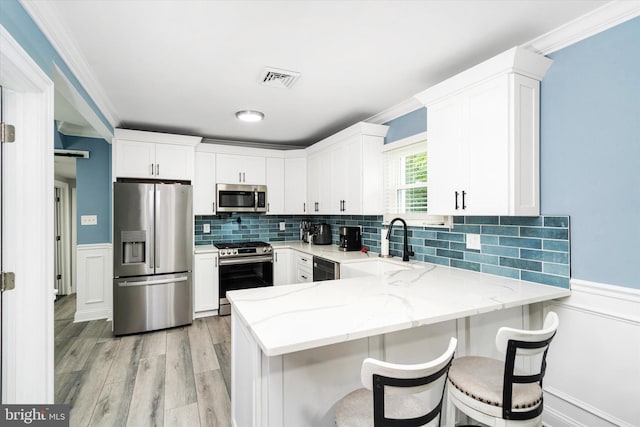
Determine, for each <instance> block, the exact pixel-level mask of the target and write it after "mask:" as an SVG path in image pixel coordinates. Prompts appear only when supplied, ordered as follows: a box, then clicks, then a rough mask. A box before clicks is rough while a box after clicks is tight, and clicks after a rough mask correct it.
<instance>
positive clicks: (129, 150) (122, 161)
mask: <svg viewBox="0 0 640 427" xmlns="http://www.w3.org/2000/svg"><path fill="white" fill-rule="evenodd" d="M155 145H156V144H153V143H150V142H139V141H127V140H116V178H155Z"/></svg>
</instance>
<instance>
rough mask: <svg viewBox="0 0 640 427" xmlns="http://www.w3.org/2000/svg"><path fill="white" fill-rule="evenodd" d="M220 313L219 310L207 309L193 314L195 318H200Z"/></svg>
mask: <svg viewBox="0 0 640 427" xmlns="http://www.w3.org/2000/svg"><path fill="white" fill-rule="evenodd" d="M217 315H218V310H205V311H198V312H196V313H195V314H194V315H193V318H194V319H200V318H202V317H210V316H217Z"/></svg>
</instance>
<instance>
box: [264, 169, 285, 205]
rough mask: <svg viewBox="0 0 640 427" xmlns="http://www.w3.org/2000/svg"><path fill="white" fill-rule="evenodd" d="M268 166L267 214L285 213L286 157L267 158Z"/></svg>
mask: <svg viewBox="0 0 640 427" xmlns="http://www.w3.org/2000/svg"><path fill="white" fill-rule="evenodd" d="M266 166H267V171H266V175H267V214H271V215H278V214H282V213H284V199H285V192H284V174H285V171H284V159H278V158H274V157H267V158H266Z"/></svg>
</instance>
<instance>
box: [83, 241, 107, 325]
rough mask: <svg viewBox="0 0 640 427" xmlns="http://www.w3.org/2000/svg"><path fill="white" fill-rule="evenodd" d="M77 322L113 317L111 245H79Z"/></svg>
mask: <svg viewBox="0 0 640 427" xmlns="http://www.w3.org/2000/svg"><path fill="white" fill-rule="evenodd" d="M76 259H77V262H78V270H77V274H78V276H77V302H76V304H77V305H76V315H75V319H74V321H75V322H85V321H88V320H96V319H111V318H112V317H113V287H112V283H113V252H112V245H111V243H98V244H93V245H78V246H77V256H76Z"/></svg>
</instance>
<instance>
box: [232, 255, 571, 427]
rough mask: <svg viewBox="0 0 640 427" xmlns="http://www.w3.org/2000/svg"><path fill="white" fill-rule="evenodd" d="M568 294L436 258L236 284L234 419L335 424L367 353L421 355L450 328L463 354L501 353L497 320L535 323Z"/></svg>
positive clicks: (241, 423) (407, 358) (414, 358)
mask: <svg viewBox="0 0 640 427" xmlns="http://www.w3.org/2000/svg"><path fill="white" fill-rule="evenodd" d="M364 262H367V261H364ZM369 262H379V261H377V260H375V259H371V260H370V261H369ZM420 264H421V263H420ZM372 267H373V264H372ZM569 295H570V291H569V290H568V289H563V288H558V287H552V286H545V285H540V284H535V283H530V282H523V281H518V280H512V279H507V278H502V277H497V276H491V275H487V274H482V273H476V272H470V271H465V270H460V269H455V268H449V267H442V266H436V265H432V264H421V265H420V266H416V265H415V264H413V265H412V268H410V269H403V270H396V271H391V272H387V273H384V274H382V275H380V276H372V275H367V276H362V277H355V278H349V279H342V280H334V281H326V282H315V283H305V284H297V285H286V286H278V287H272V288H258V289H248V290H242V291H234V292H230V293H229V294H228V298H229V300H230V302H231V305H232V319H231V321H232V395H231V399H232V416H233V421H234V425H235V426H237V427H245V426H286V427H288V426H292V427H293V426H333V425H334V421H333V417H334V409H335V404H336V402H337V401H338V400H340V399H341V398H342V397H343V396H344V395H345V394H347V393H348V392H350V391H351V390H354V389H356V388H358V387H359V386H360V365H361V363H362V360H363V359H364V358H366V357H375V358H379V359H384V360H387V361H391V362H396V363H418V362H423V361H426V360H430V359H431V358H433V357H436V356H437V355H439V354H440V353H441V352H442V351H444V349H445V348H446V345H447V343H448V340H449V337H451V336H457V338H458V341H459V344H458V350H457V354H458V355H462V354H466V353H473V354H485V355H494V356H495V355H496V354H495V349H494V347H495V345H494V337H495V332H496V331H497V329H498V328H499V327H500V326H505V325H506V326H512V327H521V328H522V327H537V326H539V324H540V323H541V321H542V316H543V313H542V311H543V309H542V307H541V305H540V304H538V303H541V302H544V301H548V300H552V299H556V298H562V297H566V296H569Z"/></svg>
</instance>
